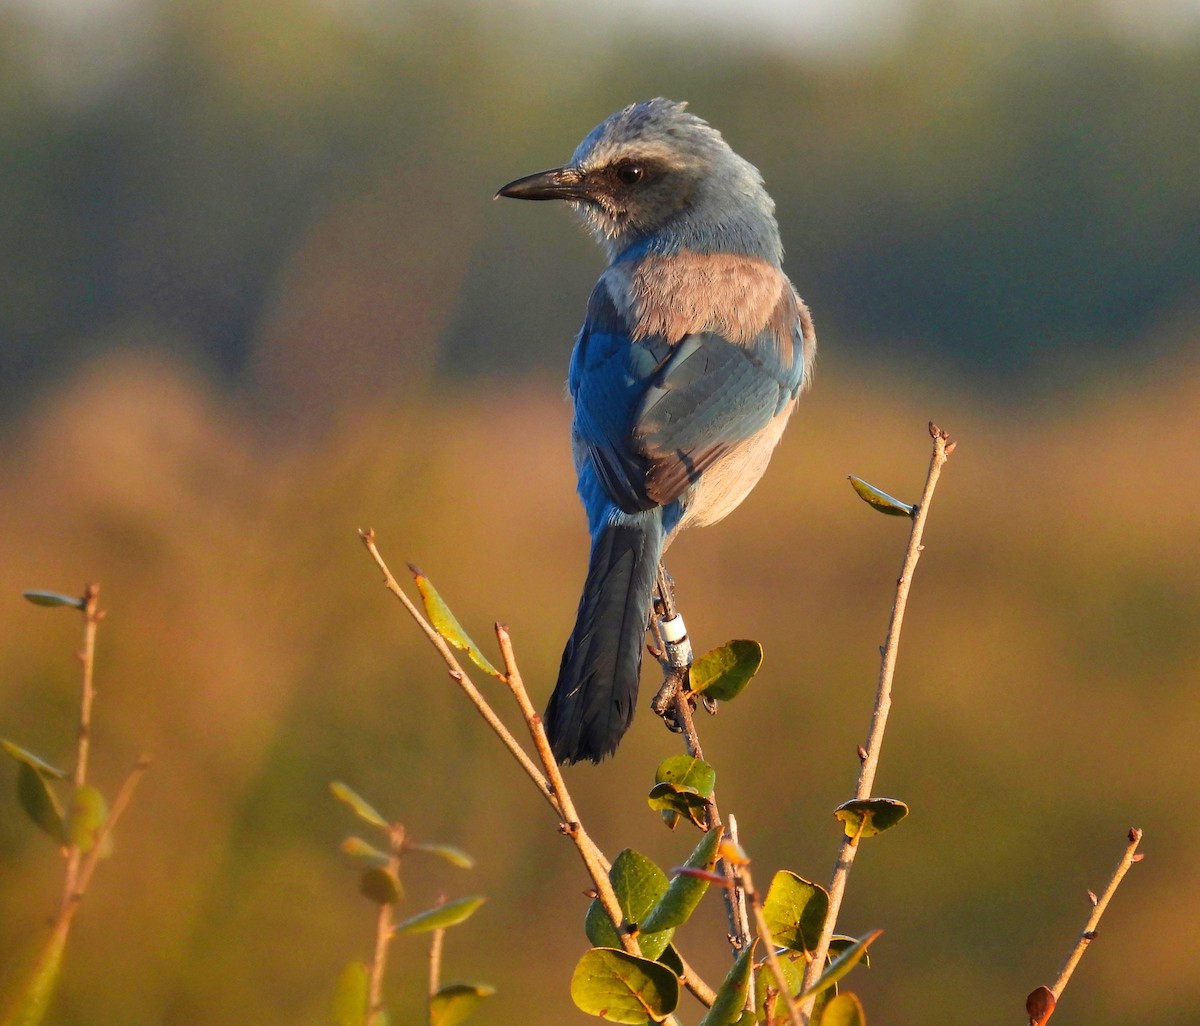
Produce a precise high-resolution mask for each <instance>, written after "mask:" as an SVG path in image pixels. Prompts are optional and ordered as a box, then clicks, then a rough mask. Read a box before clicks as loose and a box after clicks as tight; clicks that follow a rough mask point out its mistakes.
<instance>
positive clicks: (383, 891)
mask: <svg viewBox="0 0 1200 1026" xmlns="http://www.w3.org/2000/svg"><path fill="white" fill-rule="evenodd" d="M358 889H359V890H360V891H361V892H362V893H363V895H364V896H365V897H367V898H369V899H370V900H371V901H373V902H375V904H376V905H395V904H397V903H398V902H399V901H400V899H401V898H402V897H403V896H404V888H403V887H401V886H400V878H399V877H398V876H396V874H395V873H393V872H392V871H391V870H390V869H386V868H384V867H383V866H371V868H370V869H364V870H363V874H362V876H360V877H359V878H358Z"/></svg>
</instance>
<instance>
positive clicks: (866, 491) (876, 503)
mask: <svg viewBox="0 0 1200 1026" xmlns="http://www.w3.org/2000/svg"><path fill="white" fill-rule="evenodd" d="M850 484H851V485H853V486H854V490H855V491H856V492H857V493H858V497H859V498H860V499H862V501H863V502H865V503H866V504H867V505H868V506H870V507H871V508H872V509H877V510H879V512H880V513H887V514H888V515H889V516H893V517H911V516H912V515H913V513H914V512H915V511H916V507H915V506H910V505H909V504H908V503H907V502H901V501H900V500H899V499H895V498H893V497H892V496H890V495H888V493H887V492H881V491H880V490H879V489H878V488H876V487H875V486H874V485H871V484H867V482H866V481H864V480H863V479H862V478H861V477H855V476H854V475H853V474H851V475H850Z"/></svg>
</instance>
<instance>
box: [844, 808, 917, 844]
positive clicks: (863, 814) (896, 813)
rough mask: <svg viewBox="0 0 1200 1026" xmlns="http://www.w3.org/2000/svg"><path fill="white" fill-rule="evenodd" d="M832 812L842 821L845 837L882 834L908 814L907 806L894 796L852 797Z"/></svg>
mask: <svg viewBox="0 0 1200 1026" xmlns="http://www.w3.org/2000/svg"><path fill="white" fill-rule="evenodd" d="M833 814H834V815H835V816H837V818H838V819H840V820H841V821H842V825H843V828H844V829H845V831H846V836H847V837H854V838H860V839H861V838H863V837H874V836H875V835H876V834H882V833H883V832H884V831H885V830H887V829H888V828H890V827H894V826H895V825H896V824H897V823H899V822H900V820H902V819H903V818H904V817H905V816H907V815H908V806H907V805H905V804H904V802H902V801H898V800H897V799H895V798H863V799H857V798H856V799H854V800H852V801H848V802H845V803H843V804H842V805H839V806H838V807H837V808H836V809H834V810H833Z"/></svg>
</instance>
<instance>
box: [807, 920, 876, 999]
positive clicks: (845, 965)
mask: <svg viewBox="0 0 1200 1026" xmlns="http://www.w3.org/2000/svg"><path fill="white" fill-rule="evenodd" d="M881 933H883V931H882V930H872V931H871V932H870V933H867V934H864V935H863V936H861V937H859V938H858V940H856V941H855V942H854V943H853V944H851V945H850V946H849V947H848V948H846V950H845V951H843V952H842V953H841V954H840V955H838V957H837V958H835V959H834V960H833V961H832V962H830V963H829V965H828V966H826V968H825V971H824V972H823V973H821V975H820V977H818V979H817V982H816V983H814V984H813V985H812V986H811V987H809V988H808V990H806V991H805V992H804V993H803V994H801V995H800V997H802V998H805V997H808V995H809V994H819V993H820V992H821V991H823V990H825V989H826V988H828V987H832V986H833V985H834V984H835V983H837V981H838V980H840V979H841V978H842V977H843V976H845V975H846V973H848V972H849V971H850V970H851V969H853V968H854V967H855V966H856V965H857V964H858V961H859V959H860V958H862V956H863V955H864V954H865V953H866V950H867V948H868V946H869V945H871V944H873V943H874V942H875V940H876V939H878V937H879V935H880V934H881Z"/></svg>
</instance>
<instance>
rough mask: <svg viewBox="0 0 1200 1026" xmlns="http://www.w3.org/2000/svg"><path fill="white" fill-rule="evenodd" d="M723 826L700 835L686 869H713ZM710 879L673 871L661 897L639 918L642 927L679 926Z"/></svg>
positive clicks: (663, 928) (691, 910) (685, 864)
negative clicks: (674, 873) (673, 874)
mask: <svg viewBox="0 0 1200 1026" xmlns="http://www.w3.org/2000/svg"><path fill="white" fill-rule="evenodd" d="M722 829H723V828H722V827H713V828H712V829H711V830H710V831H708V833H706V834H705V835H704V836H703V837H701V838H700V843H699V844H697V845H696V847H695V848H693V849H692V853H691V855H689V856H688V859H687V862H685V863H684V868H685V869H703V870H708V871H710V872H711V871H712V869H713V868H714V867H715V866H716V864H717V849H718V848H719V847H720V846H721V832H722ZM708 884H709V881H708V880H706V879H704V878H703V877H696V876H691V875H690V874H688V873H676V875H675V876H674V878H673V879H672V880H671V882H670V883H669V884H668V885H667V889H666V891H664V892H663V896H662V897H661V898H659V899H658V901H657V902H656V903H655V905H654V907H653V908H652V909H651V910H650V911H649V912H648V913H646V918H645V919H644V920H643V921H642V923H641V926H642V929H643V930H646V931H649V932H653V931H655V930H666V929H674V928H675V927H678V926H682V925H683V924H684V923H686V922H687V921H688V919H690V918H691V915H692V913H693V912H694V911H695V910H696V906H697V905H699V904H700V899H701V898H703V897H704V892H705V891H707V890H708Z"/></svg>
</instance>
